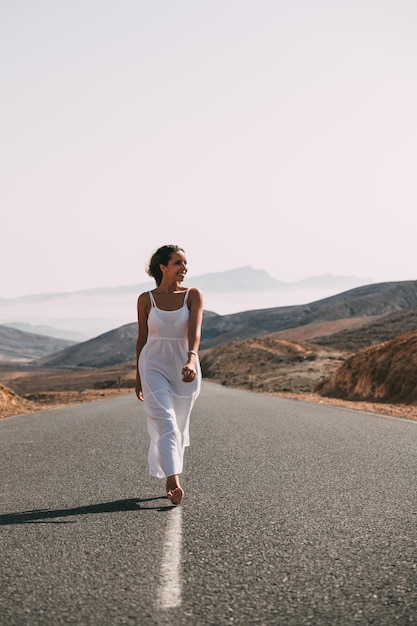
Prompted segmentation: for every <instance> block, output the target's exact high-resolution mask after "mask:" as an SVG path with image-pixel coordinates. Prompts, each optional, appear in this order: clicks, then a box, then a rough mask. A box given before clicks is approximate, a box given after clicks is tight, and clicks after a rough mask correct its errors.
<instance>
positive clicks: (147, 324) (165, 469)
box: [136, 245, 203, 504]
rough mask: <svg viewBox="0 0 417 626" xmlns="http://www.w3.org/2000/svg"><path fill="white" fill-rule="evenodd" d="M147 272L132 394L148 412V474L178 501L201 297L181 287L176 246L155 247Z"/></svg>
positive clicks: (181, 260)
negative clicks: (150, 282) (151, 285)
mask: <svg viewBox="0 0 417 626" xmlns="http://www.w3.org/2000/svg"><path fill="white" fill-rule="evenodd" d="M147 273H148V274H149V276H152V277H153V278H154V279H155V282H156V285H157V286H156V289H154V290H153V291H147V292H144V293H142V294H141V295H140V296H139V298H138V324H139V332H138V340H137V343H136V357H137V377H136V395H137V397H138V399H139V400H141V401H143V402H144V404H145V411H146V414H147V420H148V432H149V436H150V438H151V442H150V447H149V454H148V463H149V473H150V475H151V476H156V477H157V478H166V492H167V497H168V498H169V499H170V500H171V502H172V504H180V503H181V501H182V499H183V497H184V491H183V489H182V487H181V485H180V480H179V474H181V472H182V469H183V458H184V448H185V447H186V446H188V445H189V421H190V414H191V409H192V408H193V405H194V402H195V400H196V398H197V396H198V394H199V393H200V385H201V370H200V363H199V359H198V348H199V345H200V335H201V323H202V317H203V299H202V295H201V293H200V291H199V290H198V289H195V288H192V289H187V287H184V286H183V285H182V282H183V280H184V278H185V276H186V274H187V260H186V256H185V252H184V250H183V249H182V248H180V247H179V246H174V245H168V246H162V247H161V248H159V249H158V250H157V251H156V252H155V253H154V254H153V255H152V257H151V259H150V261H149V265H148V268H147Z"/></svg>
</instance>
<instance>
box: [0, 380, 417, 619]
mask: <svg viewBox="0 0 417 626" xmlns="http://www.w3.org/2000/svg"><path fill="white" fill-rule="evenodd" d="M147 446H148V438H147V433H146V425H145V419H144V413H143V405H142V404H140V403H139V402H138V401H137V400H136V398H135V396H134V395H133V394H128V395H124V396H120V397H117V398H113V399H111V400H106V401H102V402H95V403H92V404H82V405H78V406H72V407H69V408H65V409H59V410H53V411H45V412H42V413H34V414H31V415H24V416H18V417H13V418H8V419H4V420H1V421H0V455H1V456H0V471H1V486H0V507H1V510H0V526H1V527H0V549H1V562H0V624H1V625H2V626H3V625H4V626H6V625H7V626H26V625H35V624H36V625H37V624H39V625H45V626H46V625H47V626H55V625H60V626H61V625H65V624H73V625H94V626H96V625H97V626H110V625H111V626H118V625H121V624H131V625H133V624H140V625H142V624H143V625H144V626H147V625H165V624H172V625H174V626H175V625H177V624H178V625H190V626H191V625H192V626H196V625H198V626H199V625H202V626H205V625H218V626H222V625H223V624H234V625H235V624H240V625H245V626H246V625H248V626H249V625H252V624H262V625H269V624H274V625H275V624H276V625H279V626H281V625H282V626H286V625H293V626H303V625H305V624H311V625H313V626H320V625H322V624H323V625H331V626H338V625H340V626H349V625H350V624H374V625H378V626H381V625H387V626H394V625H397V624H400V625H405V624H407V625H408V624H417V516H416V513H417V494H416V485H417V424H416V423H414V422H411V421H406V420H401V419H397V418H391V417H385V416H381V415H373V414H370V413H364V412H352V411H349V410H346V409H343V408H337V407H331V406H329V405H320V404H309V403H305V402H300V401H295V400H287V399H283V398H279V397H273V396H267V395H262V394H256V393H250V392H241V391H237V390H230V389H226V388H224V387H221V386H217V385H214V384H210V383H207V382H205V383H204V385H203V391H202V394H201V396H200V398H199V399H198V401H197V404H196V406H195V409H194V412H193V416H192V428H191V447H190V448H189V450H187V454H186V467H185V472H184V477H183V485H184V487H185V490H186V499H185V501H184V504H183V505H182V506H181V507H171V506H170V503H169V501H168V500H166V499H165V498H164V497H163V494H164V484H163V482H162V481H158V480H156V479H152V478H150V477H149V476H148V475H147V468H146V454H147Z"/></svg>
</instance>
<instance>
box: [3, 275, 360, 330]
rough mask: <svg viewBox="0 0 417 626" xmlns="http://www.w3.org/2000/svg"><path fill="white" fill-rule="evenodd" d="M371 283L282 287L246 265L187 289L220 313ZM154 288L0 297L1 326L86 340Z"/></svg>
mask: <svg viewBox="0 0 417 626" xmlns="http://www.w3.org/2000/svg"><path fill="white" fill-rule="evenodd" d="M370 283H372V281H371V280H370V279H363V278H357V277H355V276H332V275H330V274H327V275H325V276H321V277H320V276H316V277H310V278H306V279H303V280H301V281H295V282H292V283H286V282H284V281H279V280H276V279H275V278H272V277H271V276H269V274H268V273H267V272H265V271H264V270H257V269H253V268H252V267H249V266H247V267H241V268H237V269H234V270H227V271H224V272H217V273H212V274H205V275H202V276H196V277H193V276H192V275H189V276H187V279H186V284H187V286H189V287H198V288H199V289H201V291H202V292H203V295H204V301H205V309H206V310H211V311H216V313H218V314H221V315H224V314H226V313H227V314H232V313H236V312H239V311H248V310H253V309H266V308H270V307H277V306H283V305H287V304H288V303H289V304H290V305H293V304H295V305H297V304H299V303H304V302H311V301H315V300H318V299H320V298H323V297H325V296H330V295H334V294H336V293H340V292H343V291H345V290H347V289H351V288H353V287H357V286H361V285H366V284H370ZM153 288H154V281H153V280H151V279H150V280H149V281H147V282H144V283H139V284H136V285H122V286H119V287H109V288H96V289H87V290H81V291H76V292H63V293H44V294H32V295H27V296H21V297H19V298H12V299H4V298H0V324H7V325H11V326H13V327H15V328H16V327H17V328H20V329H23V330H29V328H28V327H27V325H28V324H30V325H31V327H32V329H33V330H34V331H35V332H41V333H42V334H43V333H46V334H49V335H50V336H55V337H56V336H59V337H61V338H64V339H75V340H77V339H78V340H85V339H90V338H94V337H97V336H98V335H100V334H102V333H104V332H108V331H110V330H112V329H114V328H118V327H120V326H123V325H125V324H128V323H131V322H133V321H134V320H135V319H136V299H137V296H138V295H139V293H141V292H143V291H147V290H150V289H153ZM48 327H49V329H50V331H49V333H48ZM58 333H59V334H58Z"/></svg>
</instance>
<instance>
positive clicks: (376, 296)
mask: <svg viewBox="0 0 417 626" xmlns="http://www.w3.org/2000/svg"><path fill="white" fill-rule="evenodd" d="M413 307H414V308H413ZM415 307H417V281H407V282H400V283H380V284H379V285H369V286H366V287H358V288H356V289H352V290H349V291H346V292H344V293H342V294H339V295H336V296H332V297H330V298H325V299H323V300H318V301H317V302H313V303H310V304H306V305H297V306H291V307H278V308H272V309H262V310H256V311H246V312H242V313H234V314H233V315H217V314H215V313H211V312H209V311H205V312H204V319H203V332H202V342H201V349H202V350H204V351H206V350H209V349H212V348H215V347H218V346H222V345H226V344H227V345H229V344H231V343H236V342H239V341H246V340H248V339H251V338H254V337H262V336H265V335H269V334H271V333H277V336H278V333H279V334H280V335H281V337H280V338H282V339H289V340H294V341H300V340H301V341H308V342H309V343H311V342H312V341H313V340H314V342H315V343H317V344H320V345H326V346H328V347H329V348H330V349H332V350H336V351H341V350H344V351H349V352H352V351H354V349H355V347H354V342H353V340H352V338H350V341H347V340H346V343H344V339H343V337H342V339H339V340H338V341H336V342H335V343H334V344H331V343H330V342H329V337H330V336H331V335H334V334H335V333H341V332H342V331H343V332H345V331H346V332H352V333H353V335H352V336H355V335H356V333H358V332H359V329H360V328H361V327H362V326H363V327H365V326H367V325H369V324H370V323H374V322H376V321H379V322H380V324H379V326H378V327H375V331H374V332H373V335H372V341H381V340H382V339H379V337H383V338H384V339H385V338H386V332H387V331H388V329H389V328H390V327H391V326H392V320H391V319H390V318H389V317H387V316H390V315H393V314H394V313H395V314H397V315H400V314H401V312H404V315H403V317H402V318H401V320H400V317H399V318H398V320H397V321H398V323H397V324H396V331H397V332H398V333H400V332H404V330H409V329H410V324H411V323H413V322H412V320H413V319H414V313H415ZM385 319H387V320H388V321H387V323H386V324H385ZM402 325H403V326H402ZM303 333H304V336H301V335H302V334H303ZM378 333H379V334H378ZM136 336H137V325H136V323H133V324H126V325H124V326H122V327H120V328H118V329H116V330H112V331H109V332H107V333H105V334H103V335H100V336H99V337H96V338H94V339H90V340H89V341H87V342H83V343H80V344H77V345H76V346H73V347H72V348H69V349H66V350H63V351H61V352H59V353H58V354H54V355H52V356H50V357H46V358H43V359H42V360H40V361H39V364H40V365H42V366H45V367H108V366H113V365H117V364H123V363H126V362H128V361H130V360H132V359H134V357H135V343H136ZM362 336H363V342H366V331H365V332H364V334H363V335H362ZM363 345H369V344H366V343H365V344H363V343H362V344H360V347H363Z"/></svg>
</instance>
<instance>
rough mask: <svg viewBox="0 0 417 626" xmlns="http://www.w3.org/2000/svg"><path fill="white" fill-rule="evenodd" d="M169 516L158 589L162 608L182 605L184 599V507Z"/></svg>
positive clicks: (173, 511) (171, 512)
mask: <svg viewBox="0 0 417 626" xmlns="http://www.w3.org/2000/svg"><path fill="white" fill-rule="evenodd" d="M167 518H168V524H167V527H166V530H165V538H164V548H163V552H162V563H161V572H160V578H159V590H158V604H159V606H160V608H162V609H172V608H175V607H178V606H181V600H182V597H181V594H182V563H181V561H182V507H177V508H175V509H173V510H172V511H170V512H169V513H168V514H167Z"/></svg>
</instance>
